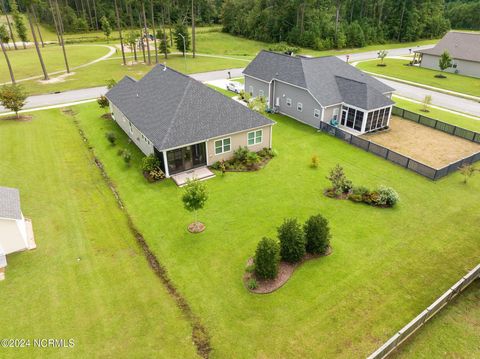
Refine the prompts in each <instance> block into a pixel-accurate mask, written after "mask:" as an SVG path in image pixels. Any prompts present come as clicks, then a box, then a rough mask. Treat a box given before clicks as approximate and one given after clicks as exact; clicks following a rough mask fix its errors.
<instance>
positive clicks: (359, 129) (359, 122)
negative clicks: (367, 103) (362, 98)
mask: <svg viewBox="0 0 480 359" xmlns="http://www.w3.org/2000/svg"><path fill="white" fill-rule="evenodd" d="M391 112H392V106H391V105H390V106H386V107H382V108H377V109H373V110H369V111H366V110H364V109H361V108H358V107H355V106H351V105H343V106H342V116H341V118H340V128H342V129H344V130H347V131H353V132H355V133H359V134H364V133H367V132H372V131H379V130H382V129H386V128H388V125H389V123H390V115H391Z"/></svg>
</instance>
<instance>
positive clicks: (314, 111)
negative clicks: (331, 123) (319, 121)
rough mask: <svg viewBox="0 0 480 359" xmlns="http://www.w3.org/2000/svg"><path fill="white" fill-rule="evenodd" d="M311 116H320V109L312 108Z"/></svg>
mask: <svg viewBox="0 0 480 359" xmlns="http://www.w3.org/2000/svg"><path fill="white" fill-rule="evenodd" d="M313 117H315V118H320V110H319V109H318V108H316V109H315V110H313Z"/></svg>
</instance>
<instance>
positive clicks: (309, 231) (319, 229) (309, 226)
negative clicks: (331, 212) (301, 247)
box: [303, 214, 331, 254]
mask: <svg viewBox="0 0 480 359" xmlns="http://www.w3.org/2000/svg"><path fill="white" fill-rule="evenodd" d="M303 232H304V233H305V240H306V242H307V244H306V250H307V252H308V253H312V254H325V252H326V251H327V249H328V246H329V244H330V237H331V235H330V227H329V226H328V220H327V219H326V218H325V217H323V216H322V215H321V214H318V215H316V216H311V217H310V218H309V219H308V220H307V221H306V222H305V224H304V225H303Z"/></svg>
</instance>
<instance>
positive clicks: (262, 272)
mask: <svg viewBox="0 0 480 359" xmlns="http://www.w3.org/2000/svg"><path fill="white" fill-rule="evenodd" d="M279 262H280V248H279V246H278V243H277V242H276V241H275V240H273V239H271V238H267V237H264V238H263V239H262V240H261V241H260V242H258V245H257V250H256V251H255V275H256V276H257V277H258V278H260V279H274V278H275V277H276V276H277V274H278V265H279Z"/></svg>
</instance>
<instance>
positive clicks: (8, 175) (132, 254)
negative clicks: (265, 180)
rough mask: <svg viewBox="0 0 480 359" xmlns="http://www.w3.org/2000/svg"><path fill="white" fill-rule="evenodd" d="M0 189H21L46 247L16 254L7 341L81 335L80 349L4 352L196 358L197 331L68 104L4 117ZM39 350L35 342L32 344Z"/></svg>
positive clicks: (4, 294)
mask: <svg viewBox="0 0 480 359" xmlns="http://www.w3.org/2000/svg"><path fill="white" fill-rule="evenodd" d="M0 158H1V160H0V186H10V187H17V188H19V189H20V194H21V201H22V210H23V213H24V215H25V216H26V217H28V218H31V219H32V221H33V230H34V233H35V240H36V243H37V249H36V250H32V251H29V252H22V253H16V254H12V255H9V256H7V257H8V258H7V259H8V267H7V271H6V279H5V281H3V282H0V297H1V299H2V305H1V306H0V317H1V318H2V328H1V338H2V339H3V338H17V339H22V338H24V339H30V340H32V341H33V339H35V338H40V339H42V338H45V339H49V338H52V339H54V338H56V339H66V340H67V339H70V338H72V339H74V340H75V347H74V348H72V349H34V348H33V347H30V348H29V349H25V348H23V349H20V348H2V349H0V352H1V355H0V356H1V357H2V358H33V357H35V358H40V357H48V358H73V357H75V358H88V357H104V358H111V357H116V358H132V357H133V358H152V357H164V358H174V357H187V358H188V357H190V358H192V357H195V356H196V354H195V348H194V347H193V345H192V342H191V328H190V326H189V324H188V322H186V320H184V318H183V316H182V315H181V313H180V311H179V310H178V309H177V307H176V305H175V303H174V301H173V300H172V299H171V297H170V296H169V295H168V294H167V292H166V290H165V289H164V287H163V286H162V284H161V282H160V280H159V279H158V278H157V277H156V276H155V275H154V274H153V272H152V270H151V269H150V267H149V266H148V264H147V261H146V260H145V258H144V256H143V254H142V252H141V250H139V248H138V247H137V245H136V242H135V239H134V238H133V236H132V234H131V232H130V231H129V228H128V226H127V222H126V218H125V216H124V215H123V213H122V212H121V211H120V210H119V209H118V207H117V204H116V202H115V200H114V197H113V195H112V193H111V192H110V190H109V188H108V187H107V186H106V184H105V182H104V180H103V179H102V177H101V175H100V172H99V170H98V169H97V167H96V166H95V165H94V164H93V161H92V158H91V156H90V154H89V152H88V150H87V148H86V145H85V144H84V143H83V142H82V140H81V138H80V136H79V134H78V131H77V129H76V128H75V127H74V125H73V124H72V122H71V119H69V118H66V117H65V116H63V115H61V113H60V110H50V111H44V112H35V114H34V117H33V119H32V120H31V121H28V122H17V121H11V120H8V121H6V120H3V118H2V117H0ZM31 345H32V346H33V342H32V343H31Z"/></svg>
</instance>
